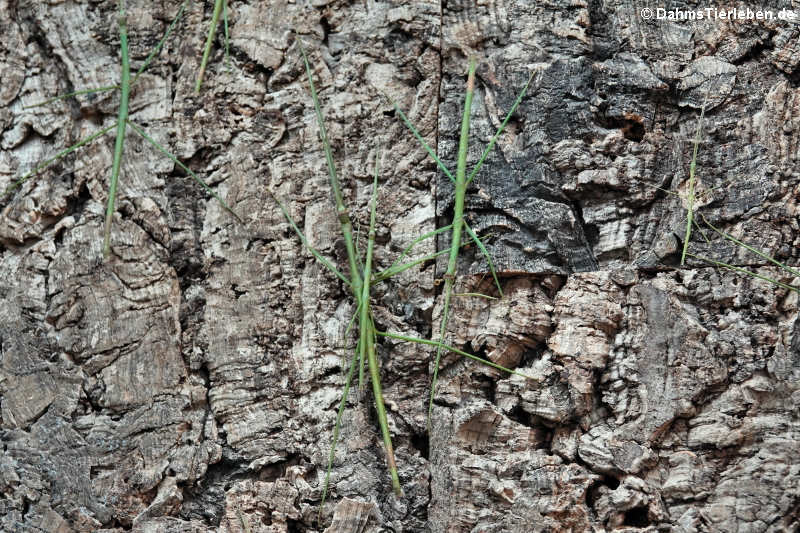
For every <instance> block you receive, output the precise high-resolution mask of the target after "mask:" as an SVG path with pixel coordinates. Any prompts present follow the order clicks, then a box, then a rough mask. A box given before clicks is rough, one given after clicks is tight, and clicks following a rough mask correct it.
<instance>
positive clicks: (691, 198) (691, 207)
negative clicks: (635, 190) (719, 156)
mask: <svg viewBox="0 0 800 533" xmlns="http://www.w3.org/2000/svg"><path fill="white" fill-rule="evenodd" d="M704 117H705V104H704V105H703V107H702V108H701V110H700V119H699V120H698V124H697V130H696V132H695V136H694V147H693V151H692V161H691V162H690V164H689V190H688V192H687V197H686V204H687V206H686V231H685V232H684V239H683V250H682V252H681V265H684V264H685V262H686V257H693V258H695V259H698V260H700V261H703V262H705V263H709V264H711V265H715V266H718V267H722V268H727V269H728V270H732V271H734V272H739V273H741V274H746V275H748V276H750V277H753V278H757V279H760V280H764V281H767V282H769V283H772V284H773V285H776V286H778V287H782V288H784V289H787V290H790V291H794V292H798V293H800V287H796V286H794V285H789V284H787V283H783V282H781V281H778V280H776V279H773V278H770V277H769V276H763V275H761V274H757V273H755V272H753V271H751V270H748V269H746V268H742V267H738V266H735V265H731V264H729V263H725V262H722V261H717V260H716V259H713V258H710V257H704V256H701V255H696V254H693V253H691V252H689V240H690V238H691V235H692V227H693V226H694V227H695V228H697V229H698V230H699V231H700V233H701V234H702V235H703V238H704V239H705V241H706V242H707V243H710V242H711V241H710V239H709V238H708V237H707V236H706V234H705V232H703V229H702V227H701V226H700V225H699V224H698V223H697V219H696V218H695V210H696V209H697V208H696V207H695V200H696V199H697V198H698V196H697V195H695V170H696V168H697V152H698V148H699V146H700V133H701V131H702V128H703V118H704ZM658 188H659V189H661V188H660V187H658ZM715 188H716V187H715ZM661 190H664V189H661ZM712 190H713V189H712ZM664 192H667V193H669V194H674V195H678V194H677V193H676V192H674V191H664ZM678 196H680V195H678ZM697 215H698V216H699V217H700V219H701V220H702V221H703V223H704V224H705V225H706V226H707V227H708V228H710V229H711V230H713V231H714V232H715V233H716V234H718V235H719V236H720V237H722V238H723V239H726V240H728V241H730V242H732V243H734V244H735V245H736V246H738V247H740V248H744V249H745V250H747V251H749V252H751V253H753V254H755V255H757V256H759V257H761V258H762V259H765V260H766V261H769V262H770V263H772V264H774V265H777V266H778V267H779V268H780V269H781V270H783V271H785V272H787V273H788V274H791V275H792V276H796V277H798V278H800V272H799V271H797V270H795V269H793V268H791V267H789V266H787V265H785V264H783V263H781V262H780V261H778V260H777V259H775V258H773V257H771V256H769V255H767V254H765V253H764V252H762V251H760V250H758V249H756V248H754V247H752V246H750V245H748V244H746V243H744V242H742V241H741V240H739V239H737V238H735V237H733V236H731V235H729V234H727V233H726V232H724V231H722V230H721V229H719V228H717V227H716V226H714V225H713V224H711V222H709V221H708V219H707V218H706V217H705V215H703V214H702V213H701V212H699V211H698V212H697Z"/></svg>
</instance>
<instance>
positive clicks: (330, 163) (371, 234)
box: [273, 39, 528, 514]
mask: <svg viewBox="0 0 800 533" xmlns="http://www.w3.org/2000/svg"><path fill="white" fill-rule="evenodd" d="M297 42H298V46H299V48H300V51H301V53H302V56H303V61H304V64H305V69H306V75H307V77H308V83H309V87H310V92H311V98H312V101H313V103H314V110H315V114H316V119H317V125H318V127H319V132H320V139H321V141H322V145H323V149H324V152H325V159H326V163H327V167H328V176H329V183H330V188H331V192H332V196H333V203H334V208H335V210H336V213H337V218H338V220H339V226H340V229H341V232H342V237H343V239H344V242H345V249H346V250H347V261H348V267H349V271H350V276H349V278H348V277H347V276H345V275H344V274H343V273H341V272H340V271H339V270H338V269H337V268H336V267H335V266H334V265H333V264H332V263H331V262H330V261H328V260H327V259H326V258H325V257H324V256H323V255H322V254H321V253H319V252H318V251H317V250H315V249H314V248H313V247H312V246H311V245H310V244H309V242H308V239H307V238H306V236H305V235H303V233H302V232H301V230H300V228H299V227H298V226H297V223H296V222H295V221H294V220H293V219H292V217H291V216H290V215H289V212H288V210H287V209H286V207H285V206H284V205H283V203H281V202H280V200H278V198H277V197H275V196H274V195H273V198H275V201H276V203H277V204H278V206H279V208H280V210H281V212H282V213H283V215H284V217H285V218H286V220H287V221H288V223H289V225H290V226H291V227H292V229H293V230H294V231H295V233H296V234H297V236H298V238H299V239H300V241H301V242H302V244H303V245H304V246H305V247H306V248H307V249H308V250H309V252H311V254H312V255H313V256H314V257H315V258H316V259H317V260H319V261H320V263H322V264H323V265H324V266H325V267H326V268H328V269H329V270H330V271H331V272H332V273H333V274H334V275H336V277H338V278H339V279H340V280H341V281H342V282H343V283H344V284H345V286H347V287H348V288H349V290H350V292H351V293H352V295H353V298H354V303H355V307H356V311H355V314H354V316H353V318H352V320H351V321H350V325H349V326H348V328H347V332H346V334H347V333H349V331H350V328H351V327H352V326H353V325H354V324H355V323H357V324H358V329H359V332H358V341H357V344H356V349H355V353H354V355H353V357H352V359H351V361H350V365H349V369H348V372H347V376H346V378H345V384H344V388H343V392H342V396H341V399H340V401H339V408H338V411H337V415H336V422H335V424H334V430H333V439H332V443H331V447H330V451H329V454H328V466H327V470H326V474H325V480H324V487H323V492H322V500H321V503H320V514H321V512H322V507H323V505H324V503H325V499H326V497H327V493H328V489H329V484H330V475H331V470H332V467H333V461H334V452H335V449H336V444H337V442H338V438H339V433H340V429H341V423H342V418H343V416H344V411H345V407H346V404H347V397H348V394H349V391H350V388H351V386H352V382H353V379H354V377H355V369H356V365H358V366H359V367H360V369H363V368H364V365H365V364H366V365H367V366H368V367H369V379H370V381H371V383H372V392H373V397H374V402H375V409H376V412H377V414H378V424H379V425H380V429H381V435H382V439H383V444H384V448H385V452H386V462H387V465H388V469H389V476H390V478H391V482H392V488H393V490H394V492H395V494H396V495H397V496H401V495H402V489H401V487H400V479H399V476H398V474H397V464H396V461H395V457H394V450H393V446H392V439H391V435H390V432H389V425H388V419H387V414H386V407H385V404H384V400H383V393H382V387H381V380H380V368H379V366H378V359H377V354H376V349H377V338H378V337H387V338H393V339H398V340H403V341H408V342H415V343H420V344H426V345H431V346H435V347H436V348H437V350H441V351H452V352H453V353H457V354H460V355H462V356H464V357H467V358H470V359H473V360H477V361H479V362H481V363H482V364H485V365H488V366H490V367H492V368H495V369H497V370H501V371H504V372H507V373H509V374H516V375H520V376H523V377H526V378H528V376H525V375H524V374H521V373H519V372H516V371H514V370H511V369H508V368H505V367H503V366H500V365H497V364H495V363H493V362H491V361H487V360H485V359H482V358H480V357H477V356H475V355H472V354H469V353H466V352H464V351H461V350H458V349H456V348H453V347H451V346H447V345H445V344H444V343H442V342H441V341H433V340H427V339H420V338H416V337H409V336H405V335H398V334H394V333H390V332H383V331H379V330H378V329H377V328H376V327H375V321H374V318H373V316H372V310H371V303H370V291H371V289H372V287H373V286H374V285H375V284H376V283H380V282H381V281H384V280H387V279H389V278H391V277H392V276H394V275H396V274H399V273H400V272H403V271H405V270H407V269H409V268H412V267H414V266H416V265H419V264H421V263H424V262H427V261H431V260H434V259H436V258H437V257H440V256H442V255H444V254H452V248H451V249H449V250H443V251H439V252H436V253H433V254H429V255H426V256H425V257H422V258H418V259H414V260H411V261H408V262H405V263H402V262H401V261H402V260H403V259H404V258H405V257H406V256H407V255H408V254H409V253H410V252H411V250H412V248H413V247H414V246H415V245H416V244H418V243H420V242H422V241H424V240H426V239H428V238H432V237H434V236H436V235H438V234H440V233H443V232H445V231H452V229H453V225H452V224H451V225H449V226H446V227H444V228H439V229H437V230H434V231H431V232H428V233H426V234H425V235H422V236H421V237H418V238H416V239H414V241H412V243H411V244H410V245H409V246H408V247H407V248H406V249H405V250H403V252H402V254H401V255H400V257H398V259H397V260H395V261H394V262H393V263H392V265H391V266H390V267H389V268H387V269H386V270H384V271H381V272H374V271H373V267H374V265H373V262H374V261H373V256H374V248H375V225H376V205H377V194H378V169H379V157H377V156H376V163H375V173H374V177H373V183H372V194H371V198H370V208H369V209H370V215H369V229H368V238H367V245H366V251H365V253H364V254H363V256H364V260H363V261H362V260H361V257H362V254H361V253H360V252H359V250H358V249H357V244H356V243H355V239H354V234H353V224H352V221H351V219H350V212H349V210H348V208H347V206H346V205H345V202H344V199H343V196H342V190H341V184H340V182H339V178H338V174H337V171H336V166H335V164H334V160H333V153H332V151H331V147H330V142H329V139H328V135H327V131H326V128H325V123H324V120H323V117H322V111H321V108H320V104H319V98H318V95H317V90H316V85H315V83H314V77H313V74H312V69H311V65H310V63H309V60H308V56H307V54H306V52H305V50H304V48H303V46H302V43H301V42H300V40H299V39H298V41H297ZM474 70H475V68H474V62H473V64H472V66H471V70H470V72H471V79H473V80H474ZM470 98H471V95H470ZM518 103H519V102H517V104H518ZM515 108H516V104H515ZM512 112H513V111H512ZM509 116H510V115H509ZM507 121H508V117H507V118H506V122H507ZM504 126H505V123H504ZM412 128H413V127H412ZM412 131H414V132H415V135H416V136H417V137H418V138H421V137H420V136H419V134H418V133H417V132H416V130H415V129H412ZM462 133H463V132H462ZM466 134H468V131H467V132H466V133H464V135H466ZM498 135H499V133H498ZM495 140H496V138H495V139H493V140H492V143H491V144H494V141H495ZM424 146H425V147H426V149H427V150H429V153H431V152H432V151H431V150H430V148H429V147H428V146H427V144H425V145H424ZM434 157H435V155H434ZM484 157H485V154H484ZM465 158H466V155H464V159H465ZM482 160H483V158H482V159H481V162H482ZM437 161H438V158H437ZM439 164H440V165H441V162H439ZM442 166H443V165H442ZM462 166H463V165H462ZM475 172H477V167H476V170H475V171H474V172H473V175H474V173H475ZM462 174H463V176H462V179H461V182H462V184H463V185H462V189H463V190H465V188H466V183H468V181H467V180H466V178H465V176H466V174H465V173H464V172H462ZM462 196H463V194H462ZM462 209H463V199H462ZM462 222H463V221H462ZM461 227H463V225H462V226H461ZM470 233H471V236H472V238H473V240H474V241H475V242H476V244H478V246H479V247H480V248H481V250H484V251H485V246H484V245H483V243H482V242H481V240H480V239H479V238H478V236H477V235H475V234H474V233H472V232H470ZM456 244H457V246H459V247H460V246H461V244H460V243H456ZM365 379H366V378H365V377H364V372H363V370H359V388H361V387H363V384H364V381H365Z"/></svg>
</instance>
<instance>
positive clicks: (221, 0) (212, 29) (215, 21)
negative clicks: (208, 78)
mask: <svg viewBox="0 0 800 533" xmlns="http://www.w3.org/2000/svg"><path fill="white" fill-rule="evenodd" d="M220 15H222V20H223V26H224V28H225V61H226V62H227V61H228V58H229V57H230V36H229V34H228V0H215V2H214V12H213V13H212V15H211V23H210V24H209V25H208V35H207V36H206V44H205V46H204V47H203V59H202V61H201V62H200V69H199V70H198V71H197V81H196V82H195V86H194V92H196V93H199V92H200V87H201V86H202V85H203V77H204V76H205V73H206V67H207V66H208V58H209V56H210V55H211V45H212V43H213V42H214V37H215V36H216V35H217V27H218V26H219V18H220Z"/></svg>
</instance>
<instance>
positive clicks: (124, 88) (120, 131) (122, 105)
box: [0, 0, 242, 258]
mask: <svg viewBox="0 0 800 533" xmlns="http://www.w3.org/2000/svg"><path fill="white" fill-rule="evenodd" d="M187 2H188V0H187ZM187 2H184V3H183V4H182V5H181V8H180V9H179V10H178V14H177V15H176V16H175V18H174V19H173V20H172V22H171V23H170V25H169V27H168V28H167V31H166V32H165V34H164V36H163V37H162V38H161V40H160V41H159V43H158V44H157V45H156V47H155V48H154V49H153V50H152V51H151V52H150V54H149V55H148V56H147V58H146V59H145V61H144V63H143V64H142V66H141V67H139V70H138V71H137V72H136V74H135V75H134V76H133V79H131V68H130V57H129V52H128V25H127V17H126V13H125V2H124V0H120V2H119V13H118V17H117V25H118V28H119V39H120V57H121V72H120V83H119V85H112V86H108V87H99V88H96V89H83V90H80V91H76V92H72V93H69V94H65V95H61V96H56V97H54V98H50V99H49V100H46V101H44V102H41V103H38V104H34V105H33V106H29V107H38V106H42V105H47V104H49V103H51V102H55V101H58V100H62V99H65V98H70V97H73V96H77V95H80V94H90V93H102V92H108V91H113V90H117V89H119V90H120V99H119V109H118V112H117V122H116V123H114V124H112V125H111V126H108V127H106V128H104V129H102V130H100V131H98V132H97V133H94V134H92V135H91V136H89V137H87V138H85V139H83V140H81V141H79V142H77V143H75V144H74V145H72V146H70V147H69V148H66V149H64V150H62V151H60V152H59V153H58V154H56V155H55V156H54V157H51V158H50V159H48V160H46V161H45V162H44V163H42V164H40V165H38V166H37V167H35V168H34V169H33V170H31V171H29V172H27V173H26V174H24V175H23V176H22V177H21V178H19V179H18V180H16V181H15V182H14V183H12V184H11V185H10V186H9V187H7V188H6V190H5V191H4V192H3V194H2V196H0V199H2V198H5V197H6V196H7V195H9V194H10V193H11V192H13V191H14V190H15V189H17V188H18V187H20V186H21V185H22V184H23V183H25V182H26V181H28V180H29V179H30V178H32V177H34V176H36V175H37V174H38V173H39V172H41V171H42V170H44V169H45V168H47V167H48V166H50V165H51V164H53V163H54V162H56V161H58V160H59V159H61V158H63V157H65V156H67V155H69V154H70V153H72V152H74V151H75V150H77V149H78V148H80V147H82V146H85V145H87V144H89V143H91V142H92V141H94V140H95V139H97V138H99V137H102V136H103V135H105V134H106V133H108V132H110V131H111V130H112V129H114V128H116V130H117V135H116V139H115V142H114V159H113V161H112V164H111V180H110V182H109V188H108V201H107V204H106V216H105V223H104V229H103V256H104V257H106V258H107V257H108V256H109V255H110V253H111V224H112V221H113V218H114V211H115V210H116V198H117V188H118V182H119V174H120V168H121V166H122V157H123V154H124V150H125V133H126V129H127V127H128V126H130V127H131V129H133V131H135V132H136V133H137V134H139V135H140V136H142V138H144V139H145V140H146V141H147V142H148V143H150V144H152V145H153V146H154V147H155V148H156V149H157V150H159V151H160V152H162V153H163V154H164V155H166V156H167V157H168V158H169V159H170V160H172V162H173V163H175V164H176V165H178V166H179V167H180V168H182V169H183V170H184V171H185V172H186V173H187V174H189V175H190V176H191V177H192V178H193V179H194V180H195V181H196V182H197V183H198V184H200V186H202V187H203V188H204V189H205V190H206V191H207V192H208V193H209V194H210V195H211V196H213V197H214V198H216V199H217V201H218V202H219V203H220V205H221V206H222V207H223V208H224V209H225V210H226V211H228V212H229V213H230V214H231V215H233V216H234V217H235V218H236V219H237V220H238V221H240V222H241V221H242V220H241V218H239V216H238V215H237V214H236V213H235V212H234V211H233V210H232V209H231V208H230V207H228V204H226V203H225V201H224V200H223V199H222V198H220V197H219V195H218V194H217V193H216V192H214V191H213V190H212V189H211V188H210V187H209V186H208V185H207V184H206V182H205V181H203V180H202V179H201V178H200V177H198V176H197V174H195V173H194V172H192V170H191V169H189V167H187V166H186V165H184V164H183V163H181V162H180V161H179V160H178V158H176V157H175V156H174V155H172V154H170V153H169V151H167V150H166V149H165V148H164V147H163V146H161V145H160V144H159V143H158V142H156V141H155V139H153V138H152V137H151V136H150V135H148V134H147V133H146V132H145V131H144V129H142V128H141V127H140V126H138V125H137V124H135V123H134V122H132V121H131V120H130V118H129V116H128V107H129V106H128V104H129V99H130V93H131V86H132V85H134V84H135V83H136V81H137V80H138V79H139V76H141V75H142V72H144V70H145V69H146V68H147V67H148V65H150V63H151V62H152V61H153V59H154V58H155V57H156V56H157V55H158V53H159V52H160V51H161V48H162V47H163V46H164V43H165V42H166V40H167V38H168V37H169V34H170V33H171V32H172V30H173V29H174V28H175V25H176V24H177V22H178V20H179V19H180V17H181V16H182V15H183V12H184V11H185V9H186V5H187Z"/></svg>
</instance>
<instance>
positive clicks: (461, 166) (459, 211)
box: [392, 57, 533, 431]
mask: <svg viewBox="0 0 800 533" xmlns="http://www.w3.org/2000/svg"><path fill="white" fill-rule="evenodd" d="M475 68H476V62H475V58H474V57H473V58H471V59H470V64H469V72H468V74H467V88H466V96H465V97H464V113H463V115H462V118H461V136H460V138H459V143H458V161H457V164H456V175H455V177H453V173H452V172H450V170H449V169H448V168H447V166H445V164H444V163H443V162H442V161H441V159H439V157H438V156H437V155H436V152H434V151H433V149H432V148H431V147H430V146H428V144H427V143H426V142H425V139H423V137H422V135H420V133H419V132H418V131H417V129H416V128H415V127H414V125H413V124H411V122H410V121H409V120H408V117H406V115H405V114H404V113H403V112H402V111H401V110H400V108H399V107H398V106H397V104H396V103H395V102H394V101H392V104H393V105H394V108H395V110H396V112H397V114H398V116H399V117H400V119H401V120H402V121H403V123H405V125H406V126H407V127H408V128H409V129H410V130H411V132H412V133H413V134H414V136H415V137H416V138H417V140H418V141H419V142H420V143H422V145H423V147H424V148H425V150H426V151H427V152H428V155H430V156H431V158H432V159H433V160H434V161H435V162H436V164H437V165H438V167H439V168H440V169H441V170H442V172H443V173H444V174H445V175H446V176H447V177H448V178H449V179H450V181H451V182H453V185H454V187H455V197H454V209H453V222H452V224H451V225H450V228H451V238H450V243H451V244H450V250H449V257H448V261H447V271H446V272H445V274H444V305H443V308H442V309H443V310H442V318H441V322H440V326H439V341H438V342H439V346H438V347H437V348H436V360H435V362H434V366H433V378H432V380H431V393H430V399H429V400H428V430H429V431H430V424H431V415H432V413H433V399H434V396H435V394H436V384H437V380H438V376H439V363H440V360H441V356H442V350H443V347H444V346H445V334H446V332H447V323H448V319H449V313H450V302H451V299H452V297H453V285H454V284H455V278H456V269H457V267H458V254H459V251H460V249H461V238H462V232H463V231H466V232H467V235H469V237H470V239H472V241H473V242H474V243H475V245H476V246H477V247H478V249H479V250H480V251H481V253H482V254H483V256H484V257H485V258H486V263H487V265H488V266H489V270H490V271H491V273H492V277H493V278H494V282H495V285H496V286H497V292H498V293H499V294H500V297H501V298H502V297H503V289H502V287H500V281H499V280H498V279H497V272H496V271H495V268H494V264H493V263H492V258H491V257H490V256H489V252H488V251H487V250H486V247H485V246H484V244H483V242H481V240H480V239H479V238H478V236H477V235H476V234H475V232H474V231H473V230H472V228H470V227H469V225H468V224H467V222H466V221H465V220H464V201H465V198H466V194H467V186H468V185H469V184H470V183H471V182H472V180H473V179H475V176H476V175H477V173H478V171H479V170H480V169H481V167H482V166H483V162H484V161H485V160H486V156H488V155H489V152H491V150H492V148H494V145H495V143H496V142H497V139H498V138H499V137H500V134H501V133H503V130H504V129H505V127H506V125H507V124H508V121H509V120H510V119H511V116H512V115H513V114H514V111H516V109H517V107H518V106H519V104H520V102H522V99H523V98H524V97H525V94H526V93H527V91H528V86H529V85H530V83H531V80H532V79H533V75H531V76H530V77H529V78H528V81H527V83H525V86H524V87H523V89H522V91H521V92H520V94H519V96H517V99H516V100H515V101H514V105H512V106H511V110H509V112H508V114H507V115H506V117H505V119H503V122H502V123H501V124H500V127H499V128H498V129H497V132H496V133H495V134H494V136H493V137H492V138H491V140H490V141H489V144H488V145H487V146H486V149H485V150H484V151H483V154H482V155H481V157H480V159H479V160H478V162H477V163H476V165H475V167H474V168H473V169H472V172H470V174H469V177H467V148H468V144H469V119H470V112H471V107H472V96H473V94H474V92H475Z"/></svg>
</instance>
